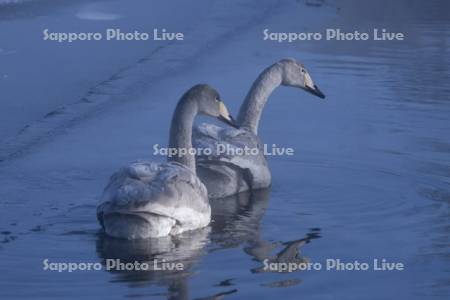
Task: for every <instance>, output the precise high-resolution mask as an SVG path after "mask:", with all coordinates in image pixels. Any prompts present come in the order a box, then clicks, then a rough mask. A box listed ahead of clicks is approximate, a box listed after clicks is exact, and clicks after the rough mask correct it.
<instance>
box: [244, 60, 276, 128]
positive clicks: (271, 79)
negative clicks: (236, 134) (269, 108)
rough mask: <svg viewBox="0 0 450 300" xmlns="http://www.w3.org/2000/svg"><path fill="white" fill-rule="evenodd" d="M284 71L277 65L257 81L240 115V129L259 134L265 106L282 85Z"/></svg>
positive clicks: (266, 71) (266, 70) (262, 74)
mask: <svg viewBox="0 0 450 300" xmlns="http://www.w3.org/2000/svg"><path fill="white" fill-rule="evenodd" d="M281 82H282V71H281V68H280V67H279V66H278V65H277V64H275V65H272V66H270V67H269V68H267V69H265V70H264V71H263V72H262V73H261V74H260V75H259V76H258V78H257V79H256V80H255V82H254V83H253V85H252V87H251V89H250V91H249V92H248V94H247V96H246V97H245V100H244V103H242V105H241V109H240V111H239V115H238V124H239V125H240V127H242V128H245V129H247V130H250V131H251V132H253V133H254V134H258V125H259V121H260V119H261V116H262V112H263V109H264V105H265V104H266V102H267V99H268V98H269V96H270V95H271V94H272V92H273V91H274V90H275V89H276V88H277V87H278V86H280V85H281Z"/></svg>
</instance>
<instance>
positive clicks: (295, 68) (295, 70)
mask: <svg viewBox="0 0 450 300" xmlns="http://www.w3.org/2000/svg"><path fill="white" fill-rule="evenodd" d="M277 65H278V66H280V67H281V70H282V81H281V84H282V85H285V86H292V87H297V88H301V89H303V90H305V91H307V92H308V93H311V94H313V95H315V96H317V97H319V98H322V99H323V98H325V95H324V94H323V93H322V92H321V91H320V90H319V88H318V87H317V85H315V84H314V82H313V80H312V78H311V75H309V73H308V71H307V70H306V68H305V66H304V65H303V64H301V63H300V62H298V61H296V60H295V59H293V58H285V59H282V60H280V61H279V62H278V63H277Z"/></svg>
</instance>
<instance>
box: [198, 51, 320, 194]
mask: <svg viewBox="0 0 450 300" xmlns="http://www.w3.org/2000/svg"><path fill="white" fill-rule="evenodd" d="M280 85H284V86H290V87H296V88H300V89H303V90H305V91H307V92H309V93H311V94H313V95H315V96H317V97H320V98H325V95H324V94H323V93H322V92H321V91H320V90H319V88H318V87H317V85H315V84H314V82H313V80H312V79H311V76H310V75H309V73H308V72H307V71H306V68H305V67H304V66H303V64H301V63H300V62H298V61H296V60H295V59H291V58H285V59H282V60H280V61H278V62H277V63H275V64H273V65H271V66H270V67H268V68H267V69H265V70H264V71H263V72H262V73H261V74H260V75H259V77H258V78H257V79H256V80H255V82H254V83H253V85H252V87H251V89H250V91H249V92H248V94H247V97H246V98H245V100H244V102H243V103H242V105H241V108H240V111H239V115H238V119H237V124H238V125H239V128H238V129H233V128H222V127H220V126H217V125H213V124H207V123H202V124H200V125H199V126H196V127H194V131H193V145H194V147H195V148H203V149H210V151H209V152H210V153H207V154H208V155H206V154H205V153H206V151H203V152H202V153H199V155H198V156H197V157H196V159H197V173H198V176H199V177H200V179H201V180H202V182H203V183H204V184H205V185H206V188H207V190H208V196H209V197H210V198H222V197H226V196H230V195H233V194H236V193H240V192H243V191H246V190H256V189H262V188H267V187H269V186H270V184H271V175H270V170H269V168H268V165H267V161H266V158H265V157H264V153H263V152H264V151H263V145H262V143H261V141H260V139H259V138H258V125H259V122H260V119H261V115H262V112H263V109H264V105H265V104H266V102H267V100H268V98H269V96H270V94H271V93H272V92H273V91H274V90H275V89H276V88H277V87H278V86H280ZM221 146H222V147H221ZM245 147H247V148H248V149H258V151H256V152H257V153H256V154H255V152H253V153H248V152H247V153H244V154H243V155H242V154H239V153H236V152H235V151H228V150H227V149H239V148H240V149H245ZM224 149H225V150H227V151H228V153H227V152H226V151H224Z"/></svg>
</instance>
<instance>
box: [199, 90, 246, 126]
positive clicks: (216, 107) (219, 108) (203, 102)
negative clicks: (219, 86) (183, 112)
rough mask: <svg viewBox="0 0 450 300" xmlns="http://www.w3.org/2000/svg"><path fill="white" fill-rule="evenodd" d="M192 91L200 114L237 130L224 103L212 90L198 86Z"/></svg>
mask: <svg viewBox="0 0 450 300" xmlns="http://www.w3.org/2000/svg"><path fill="white" fill-rule="evenodd" d="M193 91H194V93H195V95H193V96H194V97H195V99H197V104H198V105H197V108H198V112H199V113H200V114H204V115H208V116H212V117H215V118H217V119H219V120H221V121H222V122H224V123H226V124H228V125H230V126H233V127H235V128H238V125H237V124H236V122H235V121H234V119H233V117H232V116H231V114H230V113H229V111H228V109H227V107H226V106H225V103H224V102H223V101H222V99H221V98H220V95H219V93H218V92H217V91H216V90H215V89H214V88H212V87H211V86H209V85H207V84H199V85H197V86H195V87H194V88H193Z"/></svg>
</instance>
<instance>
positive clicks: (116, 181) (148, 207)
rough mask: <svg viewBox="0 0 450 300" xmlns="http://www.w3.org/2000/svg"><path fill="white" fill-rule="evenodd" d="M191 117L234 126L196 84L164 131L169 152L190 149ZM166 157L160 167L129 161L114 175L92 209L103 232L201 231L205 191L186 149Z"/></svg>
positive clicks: (207, 212) (127, 235)
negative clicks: (184, 151) (210, 118)
mask: <svg viewBox="0 0 450 300" xmlns="http://www.w3.org/2000/svg"><path fill="white" fill-rule="evenodd" d="M197 114H205V115H209V116H214V117H217V118H218V119H220V120H222V121H224V122H225V123H228V124H230V125H234V123H233V122H234V120H233V118H232V117H231V115H230V114H229V112H228V110H227V108H226V106H225V104H224V103H223V102H222V101H221V100H220V96H219V94H218V92H217V91H216V90H214V89H213V88H212V87H210V86H208V85H204V84H202V85H196V86H194V87H192V88H191V89H190V90H188V91H187V92H186V93H185V94H184V95H183V96H182V97H181V99H180V100H179V102H178V104H177V106H176V109H175V112H174V114H173V117H172V123H171V127H170V139H169V147H170V149H176V150H178V151H180V152H179V153H181V150H182V149H191V148H192V126H193V122H194V118H195V116H196V115H197ZM186 152H187V153H183V155H171V156H168V158H167V162H166V163H155V162H150V161H138V162H134V163H132V164H131V165H129V166H127V167H123V168H121V169H120V170H119V171H117V172H116V173H114V174H113V175H112V176H111V178H110V180H109V183H108V184H107V186H106V187H105V189H104V191H103V195H102V198H101V201H100V204H99V205H98V207H97V219H98V221H99V223H100V225H101V226H102V227H103V229H104V231H105V233H106V234H107V235H109V236H112V237H115V238H123V239H129V240H131V239H144V238H152V237H162V236H168V235H176V234H180V233H182V232H185V231H188V230H193V229H197V228H202V227H205V226H207V225H208V224H209V222H210V220H211V207H210V204H209V200H208V196H207V191H206V187H205V186H204V184H203V183H202V182H201V181H200V179H199V178H198V177H197V175H196V170H195V156H194V155H193V153H192V151H186Z"/></svg>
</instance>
